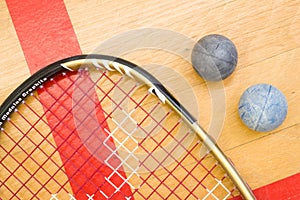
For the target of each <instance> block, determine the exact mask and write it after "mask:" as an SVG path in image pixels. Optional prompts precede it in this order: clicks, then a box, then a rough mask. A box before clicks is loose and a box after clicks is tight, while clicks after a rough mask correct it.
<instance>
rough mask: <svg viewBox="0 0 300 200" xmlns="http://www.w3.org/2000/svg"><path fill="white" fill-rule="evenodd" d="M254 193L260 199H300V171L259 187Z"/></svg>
mask: <svg viewBox="0 0 300 200" xmlns="http://www.w3.org/2000/svg"><path fill="white" fill-rule="evenodd" d="M254 194H255V195H256V196H257V199H258V200H260V199H266V200H267V199H272V200H287V199H289V200H296V199H300V173H299V174H295V175H293V176H290V177H288V178H285V179H282V180H279V181H277V182H274V183H272V184H269V185H266V186H264V187H261V188H258V189H256V190H255V191H254Z"/></svg>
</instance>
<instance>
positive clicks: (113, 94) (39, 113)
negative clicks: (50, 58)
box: [0, 55, 250, 199]
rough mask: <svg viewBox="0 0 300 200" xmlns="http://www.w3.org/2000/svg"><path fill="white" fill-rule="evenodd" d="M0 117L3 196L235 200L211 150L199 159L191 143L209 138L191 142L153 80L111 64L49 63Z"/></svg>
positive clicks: (184, 122)
mask: <svg viewBox="0 0 300 200" xmlns="http://www.w3.org/2000/svg"><path fill="white" fill-rule="evenodd" d="M0 117H1V120H0V126H1V133H0V140H1V149H0V160H1V164H0V165H1V167H0V168H1V169H2V170H1V173H0V181H1V194H2V195H3V198H7V199H22V198H27V199H39V198H70V197H71V198H72V197H74V198H76V199H82V198H87V197H92V198H94V199H126V198H127V199H129V198H132V199H174V198H175V199H227V198H229V197H235V196H238V195H239V191H238V189H237V188H236V186H235V185H234V183H236V181H232V176H230V174H229V176H228V175H227V174H226V170H227V172H228V169H227V168H226V167H225V170H224V163H219V162H218V161H217V160H216V157H215V156H217V157H218V153H215V152H219V150H218V148H217V147H216V146H215V145H214V144H212V145H211V146H209V149H210V150H212V149H213V150H212V151H210V152H207V153H206V154H204V155H200V154H199V151H200V148H201V146H202V145H203V143H202V142H201V141H200V139H202V140H204V142H206V144H207V143H208V142H212V140H211V139H210V137H206V135H205V133H202V132H201V134H202V135H203V136H201V134H200V137H201V138H199V137H197V136H196V134H195V133H194V132H195V130H197V128H198V126H196V125H195V124H196V120H195V118H193V117H192V116H191V115H190V114H189V113H188V112H187V111H186V110H185V109H184V107H183V106H181V105H180V103H179V102H178V101H177V100H176V99H175V98H174V97H173V96H172V95H171V94H170V93H169V92H168V91H167V90H166V89H165V88H164V87H163V86H162V85H161V84H160V83H159V81H158V80H157V79H155V78H154V77H153V76H151V75H150V74H149V73H147V72H146V71H145V70H143V69H142V68H139V67H138V66H137V65H135V64H132V63H130V62H128V61H125V60H123V59H120V58H115V57H111V56H104V55H81V56H75V57H71V58H67V59H64V60H61V61H58V62H56V63H53V64H51V65H49V66H47V67H45V68H43V69H42V70H40V71H39V72H37V73H36V74H34V75H33V76H31V77H30V78H29V79H27V80H26V81H25V82H24V83H23V84H22V85H20V86H19V87H18V88H17V89H16V90H15V91H14V92H13V93H12V94H11V95H10V96H9V97H8V98H7V99H6V100H5V102H4V103H3V104H2V105H1V108H0ZM195 126H196V128H195ZM196 132H197V131H196ZM198 135H199V134H198ZM207 141H208V142H207ZM212 143H213V142H212ZM214 149H217V151H215V150H214ZM222 156H223V155H221V157H222ZM223 157H224V156H223ZM229 173H231V171H230V170H229ZM242 184H244V182H242ZM249 193H250V192H249Z"/></svg>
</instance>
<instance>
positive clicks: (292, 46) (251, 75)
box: [0, 0, 300, 194]
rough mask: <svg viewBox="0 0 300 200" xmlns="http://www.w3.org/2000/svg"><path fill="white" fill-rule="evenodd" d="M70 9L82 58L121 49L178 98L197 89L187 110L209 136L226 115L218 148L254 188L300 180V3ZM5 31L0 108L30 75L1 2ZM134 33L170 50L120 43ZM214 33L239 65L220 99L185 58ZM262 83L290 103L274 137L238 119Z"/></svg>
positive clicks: (128, 2)
mask: <svg viewBox="0 0 300 200" xmlns="http://www.w3.org/2000/svg"><path fill="white" fill-rule="evenodd" d="M65 6H66V9H67V11H68V14H69V17H70V19H71V22H72V25H73V28H74V30H75V33H76V35H77V39H78V41H79V44H80V48H81V49H82V52H83V53H85V54H88V53H106V52H109V51H108V50H107V49H104V48H103V43H104V42H105V41H113V42H116V41H117V42H120V44H119V45H120V47H119V48H115V49H116V52H112V53H119V54H121V55H120V56H121V57H123V58H125V59H128V60H130V61H131V62H133V63H136V64H138V65H141V66H143V67H145V68H146V69H147V70H149V71H150V72H152V73H156V76H157V78H158V79H159V80H161V81H162V82H165V84H166V85H167V87H168V88H169V89H170V90H171V91H173V93H175V96H178V98H179V99H181V98H182V99H184V97H182V96H184V91H183V90H182V89H181V88H180V87H179V86H178V81H179V79H180V82H183V83H184V84H186V85H185V86H187V88H191V89H192V90H190V89H189V90H188V92H190V93H191V94H192V95H195V101H193V102H189V103H188V104H189V106H191V105H194V106H195V107H196V108H197V107H198V111H197V112H195V113H196V117H197V118H198V120H199V122H200V124H202V126H203V127H204V128H205V129H207V130H212V129H213V128H212V127H211V124H216V123H213V121H214V118H213V119H212V117H213V116H214V117H215V116H217V117H218V118H220V116H221V121H219V122H217V125H218V126H219V128H220V129H221V133H220V135H219V136H217V138H218V143H219V145H220V146H221V148H222V149H223V150H224V151H225V153H226V154H227V155H228V156H229V157H230V158H231V159H232V160H233V162H234V163H235V165H236V167H237V168H238V169H239V171H240V172H241V174H242V175H243V176H244V178H245V179H246V180H247V182H248V183H249V185H250V186H251V187H252V188H254V189H256V188H260V187H262V186H265V185H269V184H271V183H273V182H275V181H278V180H281V179H284V178H286V177H289V176H291V175H295V174H298V173H300V156H299V152H300V117H299V116H300V106H299V102H300V75H299V74H300V1H299V0H286V1H283V0H282V1H281V0H273V1H271V0H268V1H258V0H255V1H241V0H225V1H224V0H213V1H204V0H203V1H201V0H199V1H176V0H165V1H161V0H153V1H146V0H140V1H133V0H124V1H122V2H119V1H107V0H102V1H96V0H79V1H75V0H65ZM0 24H1V28H0V71H1V78H0V94H1V95H0V102H3V101H4V100H5V98H6V97H7V96H8V94H9V93H10V92H12V90H13V89H15V88H16V87H17V86H18V85H19V84H20V83H21V82H22V81H24V80H25V79H26V78H27V77H29V76H30V72H29V69H28V67H27V63H26V60H25V57H24V54H23V51H22V48H21V45H20V43H19V40H18V36H17V34H16V30H15V28H14V25H13V23H12V19H11V17H10V13H9V11H8V8H7V5H6V3H5V2H4V1H1V2H0ZM136 29H140V31H145V30H146V31H154V32H155V31H158V29H161V30H159V31H161V32H164V31H166V32H167V33H168V34H167V36H170V37H165V36H164V37H165V38H163V39H162V38H160V37H157V38H155V37H156V36H155V34H154V37H153V39H152V38H150V39H151V40H152V41H153V40H154V41H155V40H158V41H160V42H162V43H165V44H167V45H166V47H165V48H164V49H163V48H162V49H157V48H149V47H147V44H146V42H145V41H147V39H149V38H145V40H140V42H139V43H138V45H137V46H133V47H131V46H130V47H129V46H126V45H127V43H126V41H124V40H120V39H118V37H124V38H127V39H129V38H130V36H132V34H133V33H130V32H128V31H132V30H136ZM212 33H215V34H222V35H225V36H227V37H228V38H230V39H231V40H232V41H233V42H234V43H235V45H236V47H237V49H238V53H239V57H238V66H237V68H236V70H235V72H234V73H233V74H232V75H231V76H230V77H229V78H228V79H226V80H225V81H224V82H223V86H222V88H221V92H220V93H218V94H220V95H221V96H218V97H217V96H216V94H215V96H214V94H211V93H209V91H210V88H209V87H208V86H207V85H206V84H205V82H204V81H203V80H202V79H201V78H200V77H199V76H198V75H197V74H196V72H195V71H194V70H193V68H192V66H191V65H190V63H189V62H188V60H185V59H184V58H188V59H189V55H190V52H191V49H192V48H193V42H196V41H197V40H198V39H200V38H201V37H203V36H205V35H207V34H212ZM176 34H178V35H180V37H179V36H178V38H181V36H182V38H185V39H182V40H179V41H185V42H186V43H185V42H183V43H182V46H180V45H179V46H178V47H177V48H179V49H180V48H182V49H181V50H182V51H179V52H181V53H182V54H181V53H179V55H175V53H174V52H172V45H178V44H181V43H178V42H174V37H173V36H175V35H176ZM175 39H177V38H175ZM123 42H124V44H122V43H123ZM127 42H128V41H127ZM143 42H144V43H143ZM114 44H115V43H114ZM155 44H156V45H157V46H158V47H159V44H158V43H155ZM168 44H171V46H170V47H168ZM157 46H155V47H157ZM122 47H124V49H122ZM137 47H138V48H142V49H137ZM126 48H127V49H126ZM168 48H170V49H171V50H170V49H168ZM117 50H118V51H117ZM181 56H183V57H184V58H183V57H181ZM158 66H163V67H160V68H159V67H158ZM162 68H164V70H163V71H162V72H161V73H157V70H159V69H162ZM170 74H171V76H170ZM165 80H167V81H165ZM257 83H269V84H272V85H274V86H275V87H277V88H278V89H280V90H281V91H282V92H283V93H284V94H285V96H286V98H287V101H288V107H289V108H288V115H287V118H286V120H285V121H284V123H283V124H282V125H281V126H280V127H279V128H278V129H276V130H274V131H272V132H269V133H258V132H254V131H251V130H249V129H248V128H247V127H246V126H244V125H243V124H242V122H241V121H240V119H239V116H238V112H237V106H238V101H239V98H240V96H241V95H242V93H243V92H244V90H245V89H247V88H248V87H249V86H251V85H253V84H257ZM218 94H217V95H218ZM180 95H182V96H181V97H180ZM223 95H224V96H223ZM214 98H219V101H220V104H222V103H226V107H225V109H224V112H225V113H217V115H215V114H216V113H214V110H213V108H214V103H213V102H214V101H215V99H214ZM186 104H187V103H186ZM221 110H222V109H221ZM218 114H219V115H220V116H218ZM223 114H224V117H223ZM299 184H300V183H299ZM298 194H300V191H299V193H298Z"/></svg>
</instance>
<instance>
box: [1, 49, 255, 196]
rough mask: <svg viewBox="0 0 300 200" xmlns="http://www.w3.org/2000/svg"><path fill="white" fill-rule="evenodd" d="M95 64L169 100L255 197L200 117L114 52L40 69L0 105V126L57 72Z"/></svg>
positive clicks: (237, 183)
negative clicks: (205, 128)
mask: <svg viewBox="0 0 300 200" xmlns="http://www.w3.org/2000/svg"><path fill="white" fill-rule="evenodd" d="M86 64H92V65H93V66H95V67H96V68H97V67H98V68H103V69H106V70H109V71H118V72H119V73H121V74H123V75H126V76H128V77H130V78H133V79H135V80H136V81H139V82H141V83H143V84H146V85H147V86H148V87H149V90H148V91H149V92H150V93H151V94H153V95H155V96H157V97H158V98H159V99H160V100H161V101H162V102H163V103H164V104H168V105H169V106H171V107H172V108H173V110H174V111H175V112H177V114H179V115H180V116H181V117H182V119H183V120H184V121H185V122H186V124H187V125H188V126H189V127H190V128H191V129H192V130H193V131H194V132H195V133H196V134H197V136H198V137H199V139H200V140H201V141H202V142H203V143H204V144H205V146H206V147H207V149H208V150H209V151H210V153H211V154H213V156H214V157H215V158H216V160H217V161H218V162H219V163H220V165H221V166H222V167H223V168H224V170H225V171H226V173H227V174H228V176H229V177H230V178H231V180H232V181H233V183H234V184H235V186H236V187H237V188H238V190H239V192H240V194H241V196H242V197H243V198H244V199H246V200H254V199H256V198H255V196H254V194H253V193H252V190H251V189H250V187H249V186H248V184H247V183H246V182H245V181H244V179H243V178H242V177H241V176H240V174H239V172H238V171H237V170H236V168H235V167H234V165H233V163H232V162H231V161H230V159H229V158H228V157H227V156H226V155H225V154H224V153H223V152H222V150H221V149H220V148H219V146H218V145H217V143H216V141H215V139H214V138H212V137H211V136H210V135H208V134H207V133H206V132H205V131H204V129H203V128H201V126H200V125H199V124H198V122H197V120H196V119H195V118H194V117H193V116H192V115H191V114H190V113H189V112H188V111H187V110H186V109H185V108H184V107H183V106H182V105H181V104H180V103H179V102H178V101H177V100H176V99H175V98H174V97H173V96H172V95H171V93H170V92H169V91H168V90H167V89H166V88H165V87H164V86H163V85H162V84H161V83H160V82H159V81H158V80H157V79H156V78H155V77H153V76H152V75H151V74H149V73H148V72H147V71H145V70H144V69H142V68H140V67H139V66H137V65H135V64H133V63H131V62H128V61H126V60H123V59H121V58H116V57H113V56H107V55H100V54H88V55H78V56H73V57H69V58H66V59H63V60H60V61H57V62H55V63H53V64H50V65H48V66H47V67H45V68H43V69H41V70H39V71H38V72H36V73H35V74H34V75H32V76H31V77H30V78H28V79H27V80H26V81H24V82H23V83H22V84H21V85H20V86H19V87H18V88H17V89H15V90H14V91H13V92H12V93H11V94H10V95H9V96H8V98H7V99H6V100H5V101H4V102H3V104H2V105H1V107H0V128H1V129H3V125H4V123H5V121H7V120H10V119H9V116H10V115H11V114H12V113H13V112H15V110H16V109H17V107H18V105H19V104H21V103H24V99H25V98H26V97H27V96H28V95H30V94H31V93H32V92H33V91H34V90H35V89H37V88H38V87H42V85H43V83H44V82H46V81H48V79H51V77H53V76H55V75H56V74H58V73H63V72H66V71H77V70H79V69H80V68H81V67H82V66H83V65H84V66H86Z"/></svg>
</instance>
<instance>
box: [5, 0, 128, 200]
mask: <svg viewBox="0 0 300 200" xmlns="http://www.w3.org/2000/svg"><path fill="white" fill-rule="evenodd" d="M6 3H7V6H8V9H9V12H10V14H11V17H12V21H13V23H14V26H15V29H16V32H17V35H18V37H19V41H20V44H21V47H22V49H23V52H24V55H25V58H26V61H27V63H28V66H29V68H30V71H31V73H34V72H36V71H37V70H39V69H40V68H42V67H44V66H46V65H48V64H50V63H52V62H54V61H57V60H59V59H62V58H65V57H68V56H72V55H77V54H81V50H80V47H79V43H78V41H77V38H76V34H75V32H74V30H73V27H72V24H71V21H70V19H69V16H68V13H67V10H66V8H65V5H64V2H63V1H62V0H51V1H40V0H25V1H20V0H7V1H6ZM71 84H72V80H71V79H70V80H67V79H64V80H61V84H60V86H54V87H52V90H53V92H52V95H58V96H60V95H61V94H63V91H61V87H65V88H68V86H70V85H71ZM60 91H61V93H60ZM69 92H70V94H69V95H72V92H73V90H70V91H69ZM52 95H49V94H47V93H41V94H40V98H41V102H42V104H43V105H44V106H45V108H51V110H50V112H48V114H47V119H48V122H49V126H50V127H51V128H52V130H53V134H54V138H55V141H56V144H57V145H58V146H59V147H60V148H59V149H58V151H59V152H60V155H61V158H62V161H63V164H64V169H65V171H66V173H67V175H68V177H69V178H70V184H71V187H72V190H73V191H72V192H73V193H74V194H75V197H76V199H86V198H87V196H86V194H95V193H98V194H99V188H100V187H102V188H103V187H104V188H105V189H104V190H106V192H107V193H112V192H113V191H114V188H112V187H111V186H109V185H107V183H105V180H104V177H103V174H109V173H111V170H110V169H109V168H108V167H107V166H104V165H103V163H101V162H100V161H99V159H96V158H94V157H93V156H91V154H90V152H89V151H88V150H87V149H86V148H85V146H82V143H81V140H80V137H79V134H78V133H77V132H72V131H71V130H72V129H75V125H74V123H73V120H70V119H72V118H73V116H72V113H64V112H66V110H63V109H57V108H58V107H62V103H63V106H65V107H66V108H67V109H68V110H71V109H72V108H71V106H72V99H70V98H68V97H69V96H68V95H66V94H65V96H66V98H65V99H64V101H63V102H57V101H56V99H55V98H53V96H52ZM57 110H60V111H59V112H58V111H57ZM49 113H52V114H49ZM97 117H99V118H103V113H102V114H101V111H97ZM61 120H65V122H64V123H63V124H62V123H60V122H61ZM66 125H67V126H69V127H70V129H66ZM71 157H72V159H70V158H71ZM83 174H84V175H83ZM122 174H123V176H125V174H124V173H122ZM120 179H121V178H118V177H116V178H114V181H115V183H116V185H118V184H119V182H120V181H121V180H120ZM121 190H122V191H123V193H126V194H127V195H130V194H131V193H130V187H129V186H128V185H127V184H125V185H124V187H123V188H121ZM70 192H71V191H70ZM72 192H71V193H72ZM100 197H101V196H100V194H99V195H98V196H95V197H94V199H100ZM116 197H117V196H116ZM121 197H122V196H118V197H117V198H118V199H120V198H121ZM123 198H124V197H123ZM101 199H103V196H102V198H101Z"/></svg>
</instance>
